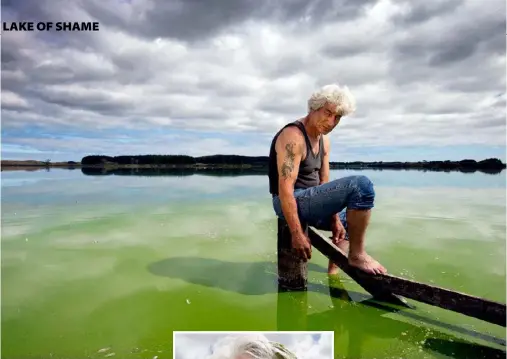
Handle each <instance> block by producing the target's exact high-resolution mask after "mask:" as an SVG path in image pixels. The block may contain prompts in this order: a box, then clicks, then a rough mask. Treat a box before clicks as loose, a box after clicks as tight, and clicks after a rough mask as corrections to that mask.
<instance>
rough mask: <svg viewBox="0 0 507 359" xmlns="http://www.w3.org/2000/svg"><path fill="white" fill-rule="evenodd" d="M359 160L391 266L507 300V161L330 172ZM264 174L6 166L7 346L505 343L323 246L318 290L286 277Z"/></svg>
mask: <svg viewBox="0 0 507 359" xmlns="http://www.w3.org/2000/svg"><path fill="white" fill-rule="evenodd" d="M349 174H363V175H367V176H368V177H370V178H371V179H372V180H373V182H374V183H375V186H376V192H377V201H376V207H375V209H374V212H373V215H372V220H371V224H370V228H369V231H368V239H367V241H368V242H367V248H368V249H369V251H370V252H371V254H372V255H374V256H375V257H376V258H377V259H379V260H380V261H381V262H382V263H383V264H384V265H385V266H386V267H387V269H388V270H389V272H390V273H392V274H394V275H401V276H404V277H406V278H413V279H415V280H419V281H422V282H427V283H433V284H435V285H439V286H443V287H447V288H451V289H455V290H459V291H462V292H466V293H469V294H473V295H477V296H481V297H485V298H488V299H492V300H496V301H500V302H503V303H505V300H506V298H505V293H506V285H505V283H506V272H505V261H506V258H505V257H506V254H505V253H506V223H505V218H506V190H505V181H506V177H505V172H502V173H501V174H499V175H488V174H481V173H474V174H463V173H457V172H452V173H442V172H418V171H338V170H337V171H332V173H331V179H333V178H338V177H342V176H345V175H349ZM267 187H268V186H267V177H266V176H258V175H257V176H235V177H233V176H230V177H219V176H205V175H192V176H183V177H178V176H159V177H142V176H86V175H83V174H82V173H81V171H80V170H58V169H55V170H51V171H49V172H47V171H45V170H42V171H36V172H25V171H12V172H5V171H4V172H2V187H1V190H2V266H1V268H2V288H1V289H2V304H1V305H2V308H1V309H2V346H1V348H2V358H25V359H28V358H104V357H107V356H108V355H109V357H115V358H154V357H155V356H158V358H159V359H162V358H172V331H173V330H179V331H183V330H214V331H217V330H247V331H248V330H266V331H270V330H291V329H292V330H334V331H335V353H336V358H378V359H380V358H491V357H494V355H496V354H497V353H498V352H497V351H498V350H502V351H505V339H506V338H505V328H502V327H498V326H495V325H492V324H488V323H485V322H482V321H479V320H476V319H473V318H469V317H466V316H463V315H460V314H457V313H454V312H450V311H445V310H442V309H439V308H435V307H432V306H427V305H424V304H419V303H416V302H412V303H413V304H416V306H417V308H416V309H415V310H403V311H401V312H395V311H393V310H389V308H387V307H382V306H378V305H374V304H372V303H371V302H369V301H367V299H368V296H367V295H366V294H365V292H364V290H362V289H361V287H359V286H358V285H356V284H355V283H354V282H352V281H351V280H350V279H349V278H348V277H347V276H345V275H341V276H340V279H339V280H333V281H332V282H331V283H329V280H328V278H327V275H326V273H325V270H326V267H327V260H326V258H325V257H323V256H322V255H321V254H319V253H318V252H317V251H316V250H314V255H313V258H312V261H311V266H310V275H309V276H310V281H311V287H310V290H309V291H308V293H306V294H301V293H299V294H298V293H296V294H288V293H280V294H279V293H277V286H276V275H275V273H276V220H275V218H274V214H273V212H272V208H271V201H270V196H269V194H268V190H267ZM329 284H331V288H332V290H330V289H329V288H330V287H329ZM495 350H496V351H495ZM113 353H114V356H113V355H112V354H113Z"/></svg>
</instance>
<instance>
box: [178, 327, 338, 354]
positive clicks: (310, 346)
mask: <svg viewBox="0 0 507 359" xmlns="http://www.w3.org/2000/svg"><path fill="white" fill-rule="evenodd" d="M244 334H245V333H219V332H218V333H185V332H179V333H175V336H174V347H175V350H174V353H175V359H222V356H224V355H225V357H227V354H228V353H229V352H228V351H227V349H228V346H227V345H226V346H224V345H221V344H222V343H225V342H226V341H223V340H224V339H225V338H227V337H229V338H230V337H234V336H239V335H244ZM246 334H247V335H251V334H250V333H246ZM254 335H264V336H265V337H266V338H267V339H268V340H271V341H276V342H278V343H281V344H284V345H285V346H286V347H287V348H288V349H290V350H291V351H292V352H293V353H294V354H296V355H297V356H298V359H332V356H333V351H332V347H333V333H332V332H324V333H318V332H313V333H312V332H310V333H305V332H300V333H298V332H292V333H290V332H289V333H287V332H285V333H283V332H275V333H270V332H267V333H255V334H254ZM226 340H227V339H226ZM221 342H222V343H221Z"/></svg>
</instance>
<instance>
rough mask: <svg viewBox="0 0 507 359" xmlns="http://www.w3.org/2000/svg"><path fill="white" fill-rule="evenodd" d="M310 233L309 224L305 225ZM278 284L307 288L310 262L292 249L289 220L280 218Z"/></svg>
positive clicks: (290, 287)
mask: <svg viewBox="0 0 507 359" xmlns="http://www.w3.org/2000/svg"><path fill="white" fill-rule="evenodd" d="M304 230H305V233H306V234H308V226H304ZM277 256H278V285H279V286H280V287H281V288H284V289H286V290H292V291H300V290H307V287H308V262H305V261H303V260H302V259H301V257H299V256H298V255H297V254H296V253H295V251H294V250H293V249H292V237H291V233H290V230H289V226H288V225H287V222H286V221H284V220H281V219H278V233H277Z"/></svg>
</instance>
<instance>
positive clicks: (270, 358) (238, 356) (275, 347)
mask: <svg viewBox="0 0 507 359" xmlns="http://www.w3.org/2000/svg"><path fill="white" fill-rule="evenodd" d="M207 359H297V357H296V355H295V354H293V353H292V352H290V351H289V350H288V349H287V348H285V347H284V346H283V345H282V344H280V343H276V342H272V341H269V340H268V339H267V338H266V337H265V336H264V335H262V334H243V335H238V336H228V337H225V338H223V339H221V340H219V341H218V342H217V343H216V344H215V345H214V349H213V354H211V355H210V356H209V357H208V358H207Z"/></svg>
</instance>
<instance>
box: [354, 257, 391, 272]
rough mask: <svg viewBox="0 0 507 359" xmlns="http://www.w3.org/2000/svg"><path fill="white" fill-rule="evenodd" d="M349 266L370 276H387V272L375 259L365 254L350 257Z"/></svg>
mask: <svg viewBox="0 0 507 359" xmlns="http://www.w3.org/2000/svg"><path fill="white" fill-rule="evenodd" d="M349 264H350V265H351V266H353V267H356V268H359V269H361V270H363V271H365V272H366V273H370V274H386V273H387V270H386V269H385V268H384V266H382V264H380V263H379V262H377V261H376V260H375V259H373V258H372V257H371V256H370V255H368V254H366V253H363V254H359V255H355V256H351V255H349Z"/></svg>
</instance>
